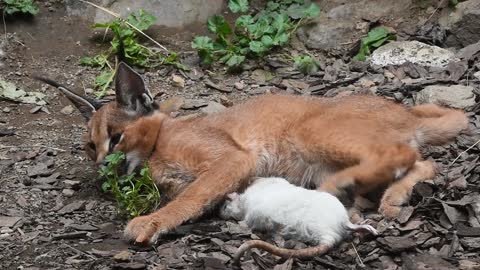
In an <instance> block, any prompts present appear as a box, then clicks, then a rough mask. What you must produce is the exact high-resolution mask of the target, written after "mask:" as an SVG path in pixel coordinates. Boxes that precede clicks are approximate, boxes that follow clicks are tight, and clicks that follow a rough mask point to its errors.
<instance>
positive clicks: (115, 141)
mask: <svg viewBox="0 0 480 270" xmlns="http://www.w3.org/2000/svg"><path fill="white" fill-rule="evenodd" d="M121 138H122V134H121V133H117V134H114V135H113V136H112V137H111V138H110V146H109V148H110V150H112V149H113V148H114V147H115V145H117V144H118V143H119V142H120V139H121Z"/></svg>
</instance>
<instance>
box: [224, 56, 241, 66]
mask: <svg viewBox="0 0 480 270" xmlns="http://www.w3.org/2000/svg"><path fill="white" fill-rule="evenodd" d="M243 61H245V56H243V55H232V56H231V57H230V59H228V61H227V63H226V64H227V66H229V67H234V66H238V65H240V64H241V63H243Z"/></svg>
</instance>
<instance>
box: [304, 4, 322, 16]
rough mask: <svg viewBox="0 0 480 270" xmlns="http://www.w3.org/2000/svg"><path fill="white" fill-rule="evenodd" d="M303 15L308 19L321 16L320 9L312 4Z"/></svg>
mask: <svg viewBox="0 0 480 270" xmlns="http://www.w3.org/2000/svg"><path fill="white" fill-rule="evenodd" d="M303 14H304V16H305V17H306V18H315V17H317V16H318V15H320V7H319V6H318V5H317V4H315V3H311V4H310V5H309V6H307V8H306V9H305V10H304V11H303Z"/></svg>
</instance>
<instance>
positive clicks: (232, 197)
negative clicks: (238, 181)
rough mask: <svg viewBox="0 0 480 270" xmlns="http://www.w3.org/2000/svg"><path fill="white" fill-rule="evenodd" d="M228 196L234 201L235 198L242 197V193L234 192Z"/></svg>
mask: <svg viewBox="0 0 480 270" xmlns="http://www.w3.org/2000/svg"><path fill="white" fill-rule="evenodd" d="M227 197H228V199H229V200H231V201H234V200H236V199H238V197H240V195H239V194H238V193H236V192H233V193H230V194H228V195H227Z"/></svg>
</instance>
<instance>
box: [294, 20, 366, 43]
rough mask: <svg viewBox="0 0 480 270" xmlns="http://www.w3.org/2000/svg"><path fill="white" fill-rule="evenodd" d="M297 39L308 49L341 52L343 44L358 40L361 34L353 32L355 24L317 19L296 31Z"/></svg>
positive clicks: (345, 21) (356, 31) (346, 21)
mask: <svg viewBox="0 0 480 270" xmlns="http://www.w3.org/2000/svg"><path fill="white" fill-rule="evenodd" d="M297 35H298V38H299V39H300V40H301V41H302V42H303V43H304V44H305V46H306V47H308V48H310V49H320V50H324V51H333V50H338V51H341V50H342V49H345V48H344V47H345V44H351V43H353V41H355V40H358V39H359V38H360V37H361V36H362V35H363V33H361V32H360V31H358V30H355V23H353V22H352V21H348V20H330V19H325V18H323V19H319V20H316V21H315V22H314V23H310V24H308V25H306V26H304V27H301V28H299V29H298V32H297Z"/></svg>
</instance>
